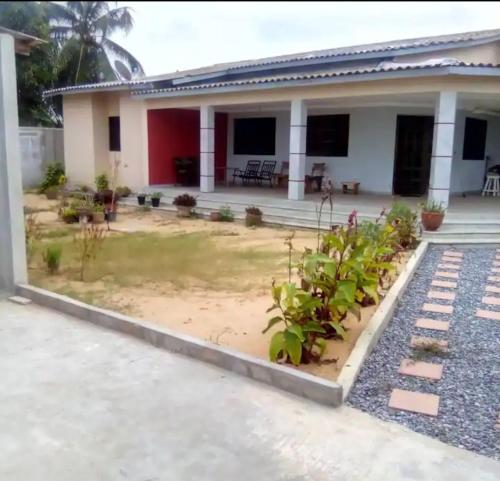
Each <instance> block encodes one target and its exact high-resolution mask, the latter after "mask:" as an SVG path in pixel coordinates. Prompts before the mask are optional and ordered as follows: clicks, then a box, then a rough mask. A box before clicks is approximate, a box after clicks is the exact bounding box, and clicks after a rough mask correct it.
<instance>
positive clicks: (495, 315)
mask: <svg viewBox="0 0 500 481" xmlns="http://www.w3.org/2000/svg"><path fill="white" fill-rule="evenodd" d="M476 317H482V318H483V319H492V320H494V321H500V312H496V311H487V310H485V309H478V310H477V311H476Z"/></svg>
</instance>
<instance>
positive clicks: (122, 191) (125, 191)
mask: <svg viewBox="0 0 500 481" xmlns="http://www.w3.org/2000/svg"><path fill="white" fill-rule="evenodd" d="M115 192H116V195H117V196H118V197H128V196H129V195H130V194H131V193H132V190H131V189H130V188H129V187H126V186H119V187H117V188H116V189H115Z"/></svg>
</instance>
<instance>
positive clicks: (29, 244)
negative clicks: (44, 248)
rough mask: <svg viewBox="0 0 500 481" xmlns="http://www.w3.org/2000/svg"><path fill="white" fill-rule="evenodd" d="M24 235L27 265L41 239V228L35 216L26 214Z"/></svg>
mask: <svg viewBox="0 0 500 481" xmlns="http://www.w3.org/2000/svg"><path fill="white" fill-rule="evenodd" d="M24 233H25V238H26V261H27V263H28V265H29V264H30V263H31V261H32V260H33V257H34V255H35V253H36V250H37V245H38V241H39V240H40V239H41V237H42V227H41V225H40V223H39V222H38V220H37V217H36V215H35V214H28V215H27V216H26V218H25V220H24Z"/></svg>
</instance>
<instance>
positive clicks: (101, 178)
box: [95, 174, 109, 192]
mask: <svg viewBox="0 0 500 481" xmlns="http://www.w3.org/2000/svg"><path fill="white" fill-rule="evenodd" d="M95 186H96V189H97V192H102V191H103V190H108V189H109V180H108V176H107V175H106V174H100V175H98V176H97V177H96V178H95Z"/></svg>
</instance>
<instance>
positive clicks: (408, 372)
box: [398, 359, 443, 381]
mask: <svg viewBox="0 0 500 481" xmlns="http://www.w3.org/2000/svg"><path fill="white" fill-rule="evenodd" d="M398 372H399V374H403V375H404V376H415V377H425V378H427V379H432V380H434V381H437V380H439V379H441V376H442V375H443V366H442V365H441V364H434V363H432V362H422V361H414V360H413V359H403V360H402V361H401V364H400V366H399V370H398Z"/></svg>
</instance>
